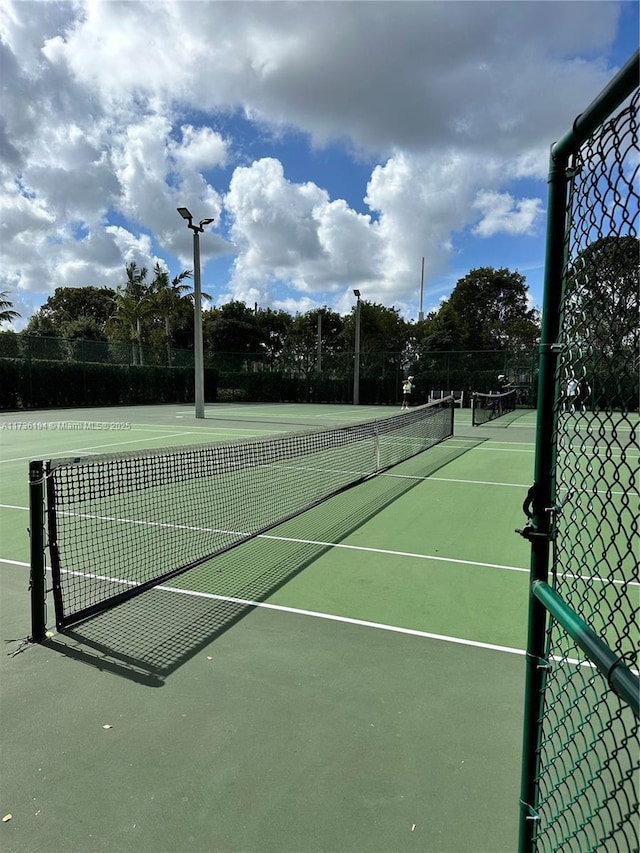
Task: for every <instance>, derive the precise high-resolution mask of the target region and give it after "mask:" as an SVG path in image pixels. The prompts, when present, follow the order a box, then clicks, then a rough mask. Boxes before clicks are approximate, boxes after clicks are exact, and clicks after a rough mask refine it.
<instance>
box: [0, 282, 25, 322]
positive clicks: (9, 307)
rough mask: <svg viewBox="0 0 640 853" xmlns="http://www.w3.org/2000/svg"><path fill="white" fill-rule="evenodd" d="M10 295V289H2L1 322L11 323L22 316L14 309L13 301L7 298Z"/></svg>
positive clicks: (0, 292)
mask: <svg viewBox="0 0 640 853" xmlns="http://www.w3.org/2000/svg"><path fill="white" fill-rule="evenodd" d="M8 295H9V291H8V290H0V324H2V323H10V322H11V321H12V320H15V318H16V317H19V316H20V314H18V312H17V311H14V310H13V302H11V301H10V300H9V299H7V296H8Z"/></svg>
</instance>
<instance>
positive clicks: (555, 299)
mask: <svg viewBox="0 0 640 853" xmlns="http://www.w3.org/2000/svg"><path fill="white" fill-rule="evenodd" d="M566 166H567V163H566V160H565V159H558V158H556V157H555V156H554V154H553V152H552V154H551V158H550V168H549V180H548V184H549V190H548V211H549V212H548V219H547V238H546V240H547V242H546V247H547V248H546V259H545V284H544V304H543V315H542V330H541V338H540V348H539V374H538V401H537V403H538V407H537V441H536V458H535V475H534V483H535V484H534V494H535V497H534V500H533V502H532V517H531V524H532V530H533V534H532V536H531V575H530V583H531V587H530V595H529V621H528V626H529V627H528V637H527V657H526V664H527V668H526V682H525V712H524V734H523V747H522V775H521V789H520V841H519V847H518V850H519V853H535V837H536V824H537V821H538V815H537V806H538V785H537V778H538V764H539V744H540V715H541V708H542V696H543V690H544V681H545V674H546V669H545V663H544V657H545V648H546V625H547V617H546V610H545V607H544V605H543V604H542V603H541V602H540V601H539V600H538V599H537V598H536V597H535V596H534V595H533V584H534V583H535V581H537V580H542V581H546V580H547V576H548V571H549V555H550V538H551V515H550V512H549V509H550V508H551V507H552V506H553V504H554V500H555V476H554V472H555V458H556V450H555V439H554V430H555V416H554V402H555V369H556V361H557V353H556V352H555V350H554V345H555V344H556V343H557V340H558V333H559V325H560V301H561V294H562V274H563V268H564V262H565V245H564V243H565V219H566V198H567V176H566Z"/></svg>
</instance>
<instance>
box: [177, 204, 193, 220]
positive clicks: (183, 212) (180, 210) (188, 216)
mask: <svg viewBox="0 0 640 853" xmlns="http://www.w3.org/2000/svg"><path fill="white" fill-rule="evenodd" d="M178 213H179V214H180V216H181V217H182V218H183V219H193V216H192V215H191V214H190V213H189V211H188V210H187V208H186V207H179V208H178Z"/></svg>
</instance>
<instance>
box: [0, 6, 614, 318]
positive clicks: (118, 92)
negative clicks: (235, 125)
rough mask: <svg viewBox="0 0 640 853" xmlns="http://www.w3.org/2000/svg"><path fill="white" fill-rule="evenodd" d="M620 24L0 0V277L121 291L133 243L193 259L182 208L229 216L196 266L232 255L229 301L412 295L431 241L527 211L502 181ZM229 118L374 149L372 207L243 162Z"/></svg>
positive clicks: (600, 16) (574, 102)
mask: <svg viewBox="0 0 640 853" xmlns="http://www.w3.org/2000/svg"><path fill="white" fill-rule="evenodd" d="M585 9H586V13H585V14H582V12H583V11H584V10H585ZM618 17H619V6H618V4H615V3H609V2H602V3H601V2H590V3H588V4H586V5H583V4H581V3H579V2H574V3H562V2H560V3H553V4H551V3H535V2H534V3H510V4H507V3H502V2H490V1H489V0H488V2H483V3H474V2H464V3H462V2H459V3H444V2H431V3H412V2H398V3H359V2H346V3H343V2H341V3H325V4H321V3H306V2H290V3H280V2H278V3H272V2H264V3H253V2H247V3H245V2H235V3H198V4H195V3H184V2H169V0H154V2H143V0H140V2H136V3H128V2H124V3H123V2H118V0H114V2H108V3H106V2H103V0H84V2H83V0H78V2H73V3H60V4H52V3H29V2H11V1H10V0H7V2H5V3H4V4H3V6H2V9H1V10H0V35H1V38H0V60H1V62H2V67H3V77H4V84H5V86H6V95H5V97H4V99H3V116H2V118H1V119H0V181H1V187H2V197H1V198H0V202H1V204H2V211H3V215H2V223H1V225H0V228H1V230H0V234H1V235H2V238H3V239H2V244H1V245H0V253H1V259H0V270H1V272H0V289H3V288H4V287H6V286H7V285H8V284H10V285H11V286H12V287H18V288H20V289H21V290H24V291H25V292H26V291H28V292H29V293H36V292H41V293H43V294H46V293H47V292H49V291H50V290H51V289H53V288H54V287H55V286H58V285H60V284H74V285H75V284H78V285H80V284H83V283H84V284H87V283H100V282H102V283H108V284H113V283H116V282H117V280H118V276H119V275H120V271H121V270H122V269H123V268H124V264H125V263H126V260H127V259H131V258H133V257H135V259H136V260H137V261H138V262H139V263H144V264H145V265H150V264H152V263H153V261H154V259H156V258H157V257H162V256H163V254H165V255H166V254H169V255H171V256H174V257H177V258H178V261H179V262H180V264H181V265H182V266H183V267H184V266H191V263H192V254H191V252H192V243H191V234H190V233H189V232H188V231H187V229H186V228H185V227H184V223H182V222H181V221H180V219H179V217H178V216H177V214H176V211H175V208H176V207H178V206H182V205H186V206H187V207H189V208H190V209H191V210H192V211H193V212H194V215H195V216H196V218H204V217H213V218H214V219H215V220H216V225H215V226H214V227H215V229H216V231H217V232H219V233H216V234H210V235H207V240H206V241H202V243H201V250H202V258H203V262H206V260H207V259H208V258H210V257H213V256H218V255H222V254H224V253H230V252H232V251H233V252H234V253H235V262H234V264H233V268H232V273H231V278H230V281H229V282H228V284H224V285H223V286H224V287H225V288H226V291H227V292H228V293H229V294H230V295H233V296H236V297H238V298H247V301H259V302H261V303H264V302H265V301H269V302H270V303H271V304H274V305H277V304H279V305H292V304H297V305H298V306H300V307H301V310H304V308H303V306H307V305H309V306H310V304H313V302H314V300H316V302H317V301H320V302H325V301H330V302H331V304H332V305H334V306H335V307H337V308H339V309H340V310H348V307H349V306H350V304H351V301H352V300H351V288H352V286H353V285H354V284H357V286H361V288H362V290H363V293H364V292H366V293H367V298H371V299H374V300H376V301H381V302H385V303H386V304H395V305H397V306H398V307H400V308H404V307H407V306H408V305H410V304H411V303H412V301H415V291H416V289H417V286H418V283H419V268H420V258H421V257H422V256H426V258H427V272H428V275H429V276H435V275H442V274H445V273H446V272H447V269H448V265H449V263H450V260H451V257H452V254H453V253H454V251H455V246H456V235H458V234H460V233H461V232H462V231H464V230H465V229H469V227H470V226H471V233H472V234H473V235H475V236H476V237H478V238H482V237H486V236H490V235H497V234H506V235H512V236H517V235H523V234H529V233H531V231H532V230H533V229H535V228H536V226H537V224H538V222H539V218H540V215H541V203H540V201H539V200H538V199H536V198H520V199H517V198H515V196H513V195H512V191H511V187H510V186H509V183H510V181H513V180H517V179H531V178H535V179H544V176H545V174H546V166H547V154H548V148H549V143H550V141H551V140H553V139H554V138H557V135H558V133H559V132H563V131H564V130H565V129H566V126H567V124H568V123H569V122H570V121H571V119H572V117H573V116H574V115H576V114H577V113H578V112H580V111H581V110H582V109H583V108H584V106H585V104H586V103H588V102H589V101H590V100H591V99H592V98H593V97H594V96H595V95H596V94H597V93H598V92H599V91H600V89H601V88H602V86H603V85H604V84H605V83H606V82H607V81H608V80H609V78H610V76H611V69H610V67H609V66H608V64H607V62H606V61H605V60H604V59H603V57H604V56H605V55H607V52H608V50H609V48H610V45H611V43H612V41H613V39H614V37H615V35H616V25H617V22H618ZM514 46H517V60H514V50H515V49H516V48H515V47H514ZM235 112H237V113H239V114H242V115H244V116H248V117H250V118H253V119H255V120H256V122H258V123H259V127H260V129H261V131H262V132H264V133H266V134H273V135H274V136H275V135H277V134H278V133H283V134H285V135H286V130H287V128H295V129H296V131H298V132H302V133H303V134H308V135H309V138H310V140H311V141H312V144H314V145H316V146H322V145H323V144H325V143H326V142H328V141H329V140H340V141H341V142H342V143H344V145H345V146H347V147H348V148H349V149H350V150H352V151H355V152H360V153H362V152H367V156H368V157H370V158H373V160H372V162H373V166H372V171H371V175H370V179H369V181H368V185H367V186H366V187H364V186H363V187H362V196H363V197H364V203H365V205H368V211H367V210H364V212H362V211H356V210H354V209H352V208H351V207H350V206H349V205H348V204H347V202H346V201H345V200H344V199H342V198H340V197H339V193H336V194H334V196H335V197H331V196H330V194H329V192H328V191H327V190H326V189H325V188H324V187H322V186H320V185H319V184H318V183H314V182H313V181H311V180H307V181H305V180H304V178H298V179H297V180H291V179H289V178H288V177H287V174H288V172H287V168H286V166H287V164H286V163H285V164H284V168H283V163H282V162H280V161H279V160H278V159H277V158H276V157H275V156H272V157H261V158H259V159H257V160H256V161H255V162H252V158H249V159H246V158H245V153H244V150H243V145H244V141H243V140H242V139H239V138H238V139H235V138H230V137H228V136H226V135H225V133H223V132H221V131H220V129H219V127H220V126H222V124H223V123H222V122H219V121H218V119H219V118H222V119H224V118H225V117H226V118H228V117H229V116H231V115H233V114H234V113H235ZM225 126H231V125H225ZM234 158H236V159H235V160H234ZM376 162H377V163H378V165H375V163H376ZM234 166H236V168H235V169H234V170H233V172H232V174H231V176H229V173H230V170H231V169H232V168H233V167H234ZM369 214H371V215H369ZM227 235H228V238H229V239H228V240H227ZM229 240H231V241H233V242H234V243H235V244H236V245H235V248H234V247H233V246H231V244H230V242H229ZM278 281H282V282H284V289H283V290H282V291H280V290H278ZM407 310H408V309H407Z"/></svg>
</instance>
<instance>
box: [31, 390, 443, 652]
mask: <svg viewBox="0 0 640 853" xmlns="http://www.w3.org/2000/svg"><path fill="white" fill-rule="evenodd" d="M451 435H453V398H447V399H445V400H441V401H438V402H437V403H430V404H428V405H425V406H419V407H416V408H415V409H410V410H409V411H405V412H402V413H401V414H396V415H394V416H392V417H388V418H384V419H381V420H374V421H366V422H364V423H359V424H354V425H350V426H345V427H338V428H333V429H329V430H321V431H314V432H303V433H291V434H287V435H284V436H279V437H274V438H268V439H258V440H252V441H248V442H247V441H244V442H229V443H220V444H212V445H206V446H190V447H180V448H169V449H163V450H157V451H151V450H149V451H143V452H134V453H118V454H112V455H101V456H89V457H83V458H66V459H54V460H51V461H49V462H32V463H31V468H30V483H31V530H32V548H31V553H32V621H33V623H34V639H36V640H38V639H42V638H43V637H44V630H45V629H44V622H45V617H44V606H45V605H44V602H43V603H42V605H41V606H42V609H43V612H42V615H40V616H38V615H37V611H38V609H39V607H40V603H39V601H38V600H37V599H38V596H40V593H41V592H42V598H43V599H46V593H45V591H44V585H43V583H41V582H40V581H41V578H42V577H43V576H44V555H45V553H46V551H48V552H49V557H50V561H51V574H52V582H53V598H54V603H55V612H56V625H57V628H58V630H62V629H64V628H66V627H69V626H70V625H72V624H75V623H77V622H79V621H81V620H83V619H86V618H87V617H89V616H92V615H94V614H95V613H98V612H99V611H101V610H104V609H107V608H109V607H112V606H114V605H116V604H118V603H120V602H122V601H124V600H126V599H128V598H131V597H132V596H133V595H136V594H138V593H140V592H143V591H144V590H146V589H150V588H151V587H153V586H156V585H157V584H159V583H164V582H166V581H167V580H168V579H170V578H172V577H175V576H176V575H178V574H180V573H182V572H185V571H187V570H188V569H190V568H193V567H195V566H197V565H200V564H201V563H204V562H206V561H207V560H210V559H211V558H213V557H215V556H216V555H218V554H221V553H223V552H224V551H227V550H229V549H230V548H233V547H235V546H236V545H239V544H240V543H242V542H245V541H247V540H248V539H251V538H253V537H255V536H258V535H260V534H261V533H264V532H266V531H267V530H270V529H271V528H273V527H275V526H276V525H278V524H280V523H282V522H283V521H286V520H287V519H289V518H292V517H294V516H296V515H299V514H300V513H302V512H304V511H306V510H307V509H310V508H311V507H313V506H315V505H316V504H319V503H321V502H322V501H325V500H327V499H328V498H330V497H331V496H332V495H335V494H337V493H339V492H341V491H343V490H345V489H347V488H349V487H351V486H353V485H355V484H356V483H360V482H362V481H363V480H366V479H368V478H370V477H372V476H375V475H376V474H379V473H381V472H383V471H385V470H386V469H388V468H390V467H391V466H393V465H397V464H398V463H399V462H402V461H404V460H406V459H409V458H411V457H412V456H415V455H416V454H418V453H421V452H422V451H424V450H426V449H428V448H429V447H432V446H434V445H435V444H438V443H439V442H441V441H443V440H444V439H446V438H449V437H450V436H451ZM41 501H42V502H43V508H41V507H40V506H39V503H40V502H41ZM39 519H41V526H42V527H43V528H45V529H46V538H45V536H44V535H42V534H41V533H39V531H38V527H39V526H40V524H39V521H38V520H39ZM34 531H35V539H34ZM39 555H42V563H41V565H38V563H39V562H40V556H39ZM34 564H35V565H34ZM41 587H42V589H41ZM34 596H35V600H34ZM34 613H35V615H34ZM38 620H40V623H38ZM37 624H39V627H37ZM40 634H41V635H42V636H38V635H40Z"/></svg>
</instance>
